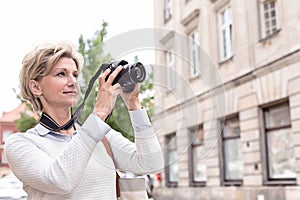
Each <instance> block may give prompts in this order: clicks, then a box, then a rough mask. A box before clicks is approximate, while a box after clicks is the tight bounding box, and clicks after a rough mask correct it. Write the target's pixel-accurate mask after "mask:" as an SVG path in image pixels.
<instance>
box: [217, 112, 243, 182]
mask: <svg viewBox="0 0 300 200" xmlns="http://www.w3.org/2000/svg"><path fill="white" fill-rule="evenodd" d="M231 120H237V121H238V124H239V135H238V136H227V137H225V138H224V128H225V123H226V121H231ZM220 126H221V139H220V140H219V144H220V151H221V152H220V163H221V164H220V165H221V167H220V175H221V185H223V186H242V185H243V178H242V179H226V164H225V162H226V160H225V158H226V157H225V149H224V148H225V145H224V141H225V140H233V139H236V138H239V139H240V140H241V129H240V119H239V115H238V113H235V114H232V115H229V116H226V117H225V118H223V119H221V120H220ZM240 142H241V141H240ZM241 144H242V142H241ZM241 151H242V150H241Z"/></svg>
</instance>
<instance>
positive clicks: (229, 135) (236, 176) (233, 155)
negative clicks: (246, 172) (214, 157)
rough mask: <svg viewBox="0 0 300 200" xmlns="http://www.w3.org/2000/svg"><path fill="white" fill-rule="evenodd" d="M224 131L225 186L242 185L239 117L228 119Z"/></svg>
mask: <svg viewBox="0 0 300 200" xmlns="http://www.w3.org/2000/svg"><path fill="white" fill-rule="evenodd" d="M223 125H224V128H223V130H222V154H221V155H223V160H222V164H223V171H222V174H223V179H222V181H223V184H224V185H241V184H242V179H243V160H242V143H241V138H240V125H239V119H238V117H237V116H234V117H231V118H229V119H226V120H225V121H224V122H223Z"/></svg>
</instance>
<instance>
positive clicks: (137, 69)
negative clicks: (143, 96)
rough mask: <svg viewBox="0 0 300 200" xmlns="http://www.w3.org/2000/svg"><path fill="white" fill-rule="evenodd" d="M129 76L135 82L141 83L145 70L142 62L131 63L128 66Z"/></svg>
mask: <svg viewBox="0 0 300 200" xmlns="http://www.w3.org/2000/svg"><path fill="white" fill-rule="evenodd" d="M129 70H130V72H129V73H130V78H131V80H132V81H133V82H135V83H141V82H143V81H144V80H145V78H146V70H145V67H144V66H143V65H142V63H140V62H138V63H136V64H133V65H132V66H131V67H130V68H129Z"/></svg>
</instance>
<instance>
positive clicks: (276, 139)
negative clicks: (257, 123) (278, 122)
mask: <svg viewBox="0 0 300 200" xmlns="http://www.w3.org/2000/svg"><path fill="white" fill-rule="evenodd" d="M267 140H268V158H269V175H270V178H275V179H277V178H296V173H295V166H296V162H295V157H294V145H293V138H292V134H291V130H290V129H289V128H285V129H280V130H275V131H269V132H268V133H267Z"/></svg>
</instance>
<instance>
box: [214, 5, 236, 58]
mask: <svg viewBox="0 0 300 200" xmlns="http://www.w3.org/2000/svg"><path fill="white" fill-rule="evenodd" d="M218 15H219V16H218V21H219V43H220V44H219V45H220V59H221V61H224V60H227V59H229V58H231V57H232V55H233V50H232V12H231V7H230V6H229V5H227V6H226V7H224V8H223V9H222V10H221V11H220V12H219V14H218Z"/></svg>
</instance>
